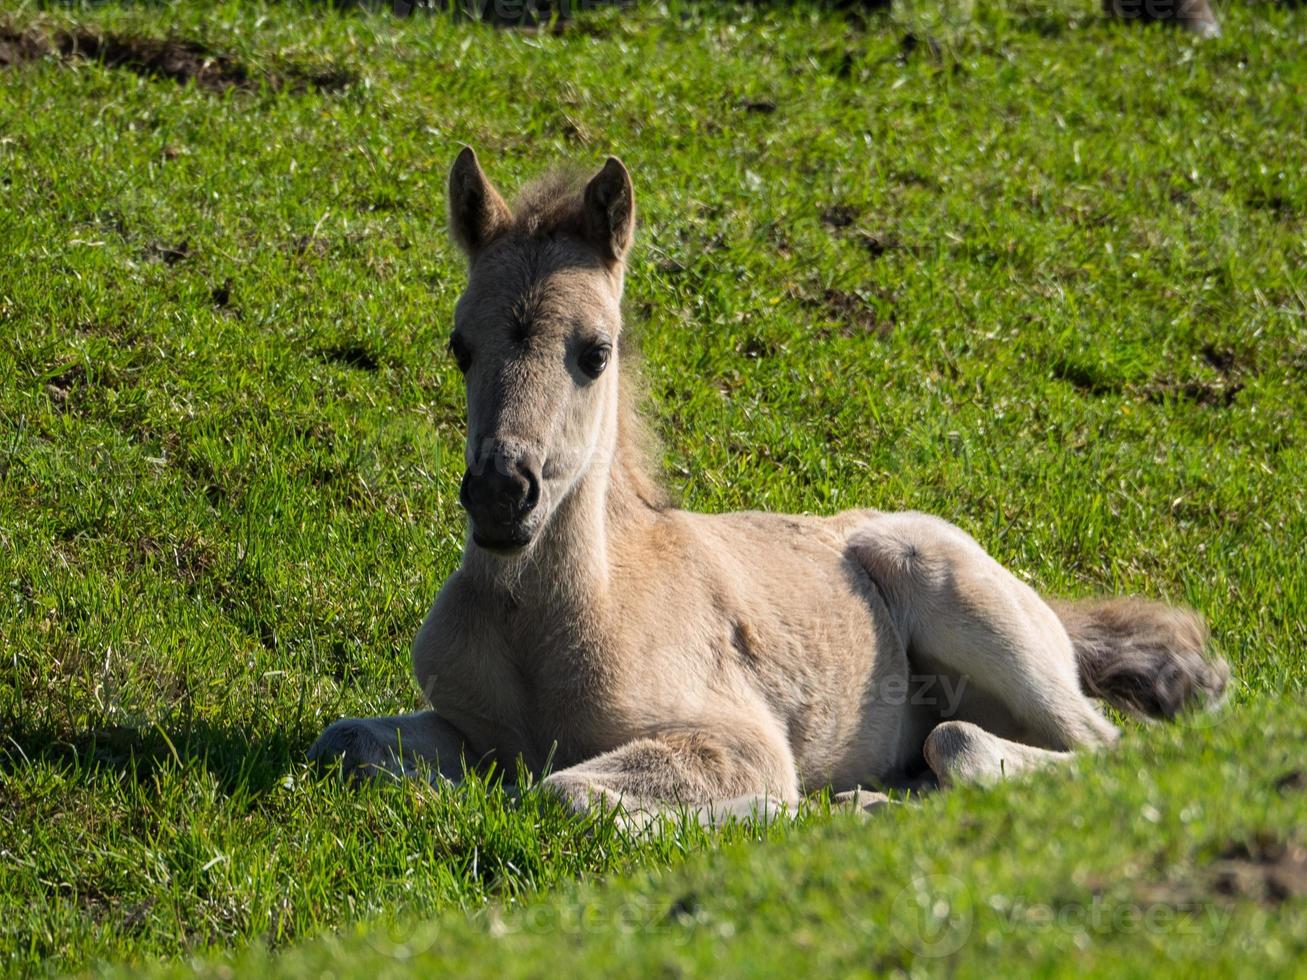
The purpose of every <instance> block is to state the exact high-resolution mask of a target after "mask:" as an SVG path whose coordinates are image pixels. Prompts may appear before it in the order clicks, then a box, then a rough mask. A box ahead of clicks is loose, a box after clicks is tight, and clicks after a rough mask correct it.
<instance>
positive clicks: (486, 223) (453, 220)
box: [449, 146, 513, 259]
mask: <svg viewBox="0 0 1307 980" xmlns="http://www.w3.org/2000/svg"><path fill="white" fill-rule="evenodd" d="M512 220H513V216H512V214H510V213H509V210H508V205H507V204H505V203H504V199H503V198H502V197H500V196H499V192H498V191H497V190H495V189H494V187H493V186H491V184H490V181H488V180H487V179H486V175H485V174H484V173H482V172H481V164H479V163H477V155H476V153H475V152H474V151H473V150H472V147H470V146H465V147H463V149H462V150H461V151H460V152H459V154H458V159H457V160H455V161H454V166H453V167H451V168H450V170H449V233H450V234H451V235H452V236H453V237H454V241H455V242H456V243H457V244H458V247H459V248H461V249H462V250H463V253H464V254H465V255H466V256H467V257H468V258H469V259H470V258H472V257H473V256H474V255H476V253H477V251H478V250H479V249H480V248H481V247H482V246H483V245H485V243H486V242H488V241H490V239H491V238H493V237H494V236H495V233H496V232H498V231H499V230H500V229H502V228H503V227H504V226H505V225H507V224H508V223H509V222H510V221H512Z"/></svg>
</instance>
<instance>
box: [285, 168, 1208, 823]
mask: <svg viewBox="0 0 1307 980" xmlns="http://www.w3.org/2000/svg"><path fill="white" fill-rule="evenodd" d="M449 216H450V225H451V229H452V232H453V237H454V240H455V241H456V242H457V243H458V245H459V247H460V248H461V249H462V251H463V252H464V253H465V254H466V256H467V259H468V264H469V275H468V284H467V289H466V291H465V292H464V293H463V295H462V297H461V298H460V300H459V302H458V305H457V308H456V310H455V314H454V332H453V335H452V337H451V338H450V349H451V351H452V352H453V355H454V357H455V358H456V360H457V361H458V365H459V367H460V369H461V370H462V372H463V374H464V376H465V380H466V387H467V430H468V431H467V450H466V457H467V459H466V461H467V471H466V473H465V474H464V476H463V483H462V491H461V496H460V499H461V501H462V504H463V507H464V509H465V510H466V511H467V514H468V519H469V520H468V523H469V534H468V538H467V544H466V547H465V550H464V552H463V562H462V565H461V566H460V568H459V569H458V570H457V571H456V572H455V573H454V574H453V576H451V577H450V579H449V581H448V582H446V583H445V586H444V587H443V588H442V589H441V591H440V594H439V596H438V597H437V598H436V601H435V604H434V605H433V606H432V607H431V611H430V613H429V614H428V615H427V618H426V621H425V622H424V623H423V625H422V628H421V629H420V630H419V632H418V635H417V639H416V640H415V641H414V644H413V669H414V672H415V674H416V676H417V681H418V684H419V685H420V686H421V689H422V691H423V693H424V694H425V695H426V697H427V700H428V701H429V702H430V704H431V707H432V709H433V710H430V711H424V712H421V713H418V714H412V715H401V716H396V717H388V718H361V719H346V720H343V721H338V722H336V723H335V724H333V725H332V726H330V727H329V728H328V729H327V730H326V731H325V732H323V734H322V736H321V737H320V738H319V739H318V741H317V742H316V744H315V745H314V746H313V748H312V749H311V750H310V755H311V757H313V758H314V759H318V760H324V761H332V762H334V761H336V760H339V762H340V764H341V765H342V767H343V770H344V771H345V772H346V773H349V774H356V775H362V774H367V773H371V772H376V771H387V772H391V773H394V774H402V775H416V774H418V773H421V772H427V773H432V774H439V775H440V776H443V777H446V778H448V779H451V780H457V779H459V778H460V777H461V776H462V774H463V772H464V767H475V766H480V765H485V764H487V763H488V762H489V761H491V760H497V761H498V762H499V764H501V765H504V764H507V765H508V766H510V767H511V766H512V765H513V763H514V760H516V759H517V758H519V757H520V758H521V759H522V760H523V761H524V763H525V765H526V766H527V767H528V768H529V769H530V770H531V771H533V772H536V773H540V772H542V771H543V770H544V769H545V767H546V765H551V768H552V772H550V773H549V774H548V775H546V776H545V778H544V780H543V782H544V785H545V787H547V788H548V789H550V790H552V791H553V792H555V793H557V794H559V795H560V796H562V797H563V798H564V799H565V800H566V801H567V802H568V803H569V804H570V805H571V806H572V807H574V808H575V809H577V810H583V809H585V808H587V807H590V806H595V805H599V804H602V805H605V806H612V805H613V804H615V803H618V802H619V801H620V803H621V805H622V807H623V808H624V810H625V811H626V812H627V813H628V814H645V815H647V814H650V813H654V812H657V811H658V810H660V809H665V808H667V807H669V806H686V807H689V808H691V809H693V810H695V811H697V813H698V814H699V815H700V817H701V818H704V819H713V818H715V817H717V816H720V815H722V814H743V813H748V812H750V811H751V810H756V809H758V808H759V807H767V806H769V805H773V804H786V805H793V804H794V803H796V802H797V801H798V799H799V796H800V795H801V794H802V793H804V792H805V791H809V790H812V789H816V788H819V787H822V786H830V787H831V788H832V789H833V790H834V791H835V792H836V793H841V792H845V793H850V792H856V789H857V787H859V786H865V785H873V786H884V785H893V784H896V783H899V784H901V783H904V782H907V781H910V780H913V779H917V778H920V777H921V776H922V775H925V776H926V777H929V776H930V775H931V774H932V773H933V776H934V778H935V779H937V780H938V782H939V783H941V784H944V785H948V784H950V783H953V782H955V781H959V780H967V781H981V782H984V781H990V780H994V779H997V778H999V777H1000V776H1001V775H1002V774H1003V773H1014V772H1017V771H1019V770H1022V769H1027V768H1031V767H1034V766H1039V765H1043V764H1046V763H1049V762H1053V761H1057V760H1060V759H1063V758H1067V757H1068V753H1069V752H1070V751H1071V750H1073V749H1077V748H1096V747H1099V746H1105V745H1110V744H1111V743H1112V742H1113V741H1114V740H1115V739H1116V738H1117V735H1118V732H1117V729H1116V728H1115V727H1114V726H1113V725H1112V724H1111V723H1110V722H1109V721H1108V720H1107V718H1105V717H1104V716H1103V714H1101V713H1100V712H1099V710H1098V709H1097V708H1096V707H1095V705H1094V704H1093V702H1092V701H1091V700H1090V697H1097V698H1101V699H1103V700H1106V701H1107V702H1109V703H1111V704H1113V705H1115V706H1117V707H1118V708H1121V709H1124V710H1127V711H1130V712H1132V713H1134V714H1137V715H1144V716H1150V717H1160V718H1169V717H1173V716H1175V715H1176V714H1178V713H1179V712H1181V711H1182V710H1184V709H1185V708H1188V707H1190V706H1193V705H1198V704H1201V703H1204V702H1215V701H1217V700H1218V699H1219V698H1220V696H1221V694H1222V692H1223V690H1224V687H1225V683H1226V680H1227V677H1228V669H1227V667H1226V665H1225V664H1224V663H1223V662H1222V661H1219V660H1209V659H1207V658H1206V657H1205V656H1204V645H1205V639H1206V636H1205V631H1204V628H1203V625H1202V621H1201V620H1200V619H1199V617H1198V616H1197V615H1196V614H1194V613H1192V612H1189V611H1187V610H1182V609H1175V608H1171V607H1168V606H1164V605H1160V604H1155V603H1147V602H1142V601H1138V600H1107V601H1099V602H1088V603H1076V604H1060V603H1049V602H1047V601H1045V600H1044V599H1042V598H1041V597H1040V596H1039V595H1038V594H1037V593H1036V592H1035V591H1034V590H1033V589H1031V588H1030V587H1029V586H1027V585H1025V584H1024V583H1023V582H1021V581H1020V580H1018V579H1017V578H1016V577H1015V576H1014V575H1012V574H1011V573H1010V572H1008V571H1007V570H1006V569H1005V568H1003V567H1002V566H1001V565H999V564H998V562H996V561H995V560H994V559H993V558H991V557H990V556H989V555H988V554H987V553H986V552H985V551H984V550H983V549H982V548H981V547H980V545H978V544H977V543H976V542H975V541H974V540H973V539H972V538H971V537H970V536H968V535H967V534H966V533H964V532H963V531H961V530H960V529H958V528H957V527H954V526H953V525H951V524H948V523H947V522H945V521H943V520H941V519H939V518H936V517H930V516H927V515H925V514H918V513H881V512H878V511H874V510H856V511H846V512H844V513H841V514H837V515H836V516H834V517H824V518H823V517H807V516H784V515H776V514H764V513H737V514H721V515H707V514H693V513H687V512H685V511H681V510H675V509H672V508H671V507H669V506H668V504H667V503H666V501H665V500H664V498H663V496H662V494H661V492H660V490H659V488H658V483H657V481H656V480H655V479H653V478H652V477H651V475H650V472H649V469H648V468H647V467H646V456H645V453H644V451H643V446H642V437H641V433H642V428H641V425H640V420H639V419H638V417H637V415H636V413H635V411H634V408H633V406H632V403H631V401H630V400H629V399H628V398H627V393H626V392H625V391H624V386H623V381H622V373H621V371H620V370H619V367H620V365H619V360H620V353H619V351H620V347H621V345H620V343H619V336H620V333H621V329H622V321H621V313H620V305H621V297H622V278H623V272H624V269H625V263H626V258H627V255H628V253H629V250H630V247H631V241H632V233H633V230H634V225H635V200H634V194H633V191H632V187H631V179H630V176H629V175H628V174H627V171H626V169H625V168H624V167H623V166H622V164H621V163H620V162H619V161H618V160H616V159H614V158H609V160H608V161H607V163H606V164H605V165H604V167H603V169H602V170H601V171H600V172H599V173H598V175H597V176H595V177H594V178H593V179H591V180H590V181H589V182H588V183H584V184H581V183H577V182H571V181H569V180H567V179H566V178H563V177H560V176H557V175H553V176H548V177H545V178H543V179H542V180H540V181H537V182H536V183H534V184H532V185H530V186H528V187H527V188H526V189H525V190H524V191H523V192H522V194H521V196H520V198H519V199H518V201H517V202H516V203H515V205H514V207H513V208H512V209H511V210H510V209H509V207H508V206H507V205H506V204H505V203H504V200H503V198H501V197H500V195H499V194H498V193H497V192H496V191H495V189H494V187H492V186H491V184H490V183H489V181H488V180H487V179H486V177H485V175H484V174H483V173H482V170H481V168H480V166H479V164H478V163H477V158H476V155H475V154H474V153H473V152H472V150H471V149H464V150H463V151H462V152H461V153H460V154H459V156H458V159H457V161H456V162H455V163H454V166H453V169H452V171H451V173H450V179H449ZM923 678H927V679H929V681H930V682H931V683H933V684H936V685H937V686H936V692H937V694H936V696H934V697H917V696H915V694H914V690H913V685H914V684H918V685H919V684H920V683H921V680H922V679H923ZM916 702H929V703H916ZM927 767H929V771H928V772H927V771H926V769H927ZM869 798H871V797H863V798H862V800H863V801H865V800H866V799H869ZM850 802H851V803H853V804H854V805H859V798H857V797H856V796H855V797H854V798H853V800H851V801H850Z"/></svg>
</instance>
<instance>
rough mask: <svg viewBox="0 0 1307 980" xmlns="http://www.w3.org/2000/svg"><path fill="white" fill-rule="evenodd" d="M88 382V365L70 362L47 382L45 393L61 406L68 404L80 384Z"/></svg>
mask: <svg viewBox="0 0 1307 980" xmlns="http://www.w3.org/2000/svg"><path fill="white" fill-rule="evenodd" d="M85 383H86V367H85V365H82V364H70V365H68V366H67V367H66V368H63V369H62V370H61V371H59V373H57V374H56V375H54V376H53V377H52V378H50V379H49V380H48V381H47V382H46V383H45V393H46V394H47V395H49V396H50V400H51V401H52V402H54V403H55V404H56V405H58V406H60V407H61V408H62V407H63V406H65V405H67V404H68V399H69V398H70V397H71V396H72V394H73V392H74V391H76V390H77V389H78V388H79V387H80V386H82V385H84V384H85Z"/></svg>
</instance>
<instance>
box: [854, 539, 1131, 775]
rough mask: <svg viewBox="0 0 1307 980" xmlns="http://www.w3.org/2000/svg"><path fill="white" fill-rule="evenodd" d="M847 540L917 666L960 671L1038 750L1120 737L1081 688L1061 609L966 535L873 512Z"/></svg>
mask: <svg viewBox="0 0 1307 980" xmlns="http://www.w3.org/2000/svg"><path fill="white" fill-rule="evenodd" d="M849 544H850V547H851V549H852V550H853V553H854V555H855V556H856V557H857V559H858V561H859V562H860V563H861V564H862V565H863V567H864V568H866V570H867V573H868V574H869V575H870V576H871V578H872V580H873V581H874V582H875V583H876V585H877V586H878V587H879V588H880V590H881V592H882V594H883V595H884V597H885V600H886V602H887V604H888V605H889V608H890V612H891V615H893V617H894V620H895V624H896V625H897V627H898V629H899V631H900V634H901V635H902V636H903V639H904V642H905V643H906V644H907V647H908V651H909V657H910V658H912V659H913V661H914V667H916V668H917V669H920V668H921V666H923V665H933V666H935V667H937V668H938V669H941V670H945V671H949V672H954V673H957V674H961V675H963V676H964V677H965V678H966V680H967V683H969V684H972V685H974V686H975V687H976V688H977V689H979V690H981V691H983V692H984V693H985V694H987V695H989V697H990V698H991V699H993V700H996V701H997V702H998V703H999V704H1001V705H1002V706H1003V708H1004V709H1005V710H1006V711H1007V712H1009V713H1010V714H1011V717H1012V720H1013V721H1014V722H1015V723H1016V727H1017V728H1018V729H1019V730H1020V731H1021V732H1022V733H1023V735H1027V736H1028V737H1029V738H1030V740H1031V741H1033V742H1034V743H1035V744H1036V745H1039V746H1042V747H1044V748H1047V749H1056V750H1066V749H1071V748H1075V747H1077V746H1095V745H1103V744H1110V743H1112V742H1114V741H1115V740H1116V738H1117V735H1118V732H1117V730H1116V728H1115V727H1114V726H1113V725H1112V724H1111V723H1110V722H1109V721H1108V720H1107V719H1106V718H1104V717H1103V715H1102V714H1100V713H1099V711H1098V709H1097V708H1096V707H1095V706H1094V704H1093V703H1092V702H1091V701H1090V700H1089V698H1087V697H1086V696H1085V694H1084V693H1083V692H1082V691H1081V689H1080V679H1079V673H1078V668H1077V665H1076V658H1075V653H1074V651H1073V650H1072V647H1071V640H1070V638H1069V637H1068V636H1067V633H1066V630H1065V629H1064V628H1063V626H1062V623H1061V621H1060V620H1059V619H1058V618H1057V615H1056V614H1055V613H1054V612H1053V610H1052V609H1050V608H1049V607H1048V605H1047V604H1046V603H1045V602H1044V600H1043V599H1041V598H1040V597H1039V595H1038V594H1037V593H1036V592H1035V590H1034V589H1032V588H1030V586H1028V585H1026V584H1025V583H1024V582H1022V581H1020V580H1019V579H1018V578H1017V577H1016V576H1015V575H1013V574H1012V573H1011V572H1009V571H1008V570H1007V569H1005V568H1004V567H1003V566H1002V565H1000V564H999V563H998V562H996V561H995V560H994V559H993V558H991V557H990V556H989V555H988V554H987V553H986V552H985V551H984V549H982V548H981V547H980V545H978V544H977V543H976V542H975V540H974V539H973V538H972V537H971V536H970V535H968V534H967V533H966V532H965V531H963V530H961V529H960V528H958V527H955V526H953V525H952V524H949V523H948V522H947V521H944V520H941V519H940V518H938V517H931V516H929V515H926V514H917V513H902V514H877V515H875V516H873V517H871V518H869V519H868V520H867V522H866V523H865V524H862V525H860V526H859V527H858V529H857V530H856V531H854V532H853V534H852V536H851V538H850V541H849Z"/></svg>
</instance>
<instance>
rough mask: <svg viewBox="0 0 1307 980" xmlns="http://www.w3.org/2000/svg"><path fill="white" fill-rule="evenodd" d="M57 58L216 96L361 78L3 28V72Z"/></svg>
mask: <svg viewBox="0 0 1307 980" xmlns="http://www.w3.org/2000/svg"><path fill="white" fill-rule="evenodd" d="M47 57H57V58H60V59H62V60H64V61H75V60H82V61H98V62H100V63H102V64H104V65H105V66H107V67H109V68H121V69H124V70H125V71H130V72H133V73H134V74H137V75H140V76H142V77H144V78H160V79H170V80H172V81H174V82H178V83H182V84H185V83H187V82H194V83H195V84H196V85H197V86H198V87H200V88H202V89H206V90H208V91H212V92H221V91H226V90H228V89H241V90H246V91H252V90H256V89H259V88H262V87H265V86H266V87H267V88H271V89H274V90H281V89H287V90H290V91H310V90H312V91H318V92H336V91H339V90H341V89H343V88H346V87H348V86H349V85H351V84H353V83H354V82H355V81H356V80H357V76H356V75H355V74H354V73H353V72H351V71H349V70H348V69H345V68H342V67H340V66H338V65H331V64H322V65H301V64H287V65H283V66H281V67H280V68H279V69H278V70H276V71H264V70H261V69H256V68H251V67H249V66H247V65H245V64H243V63H242V62H241V61H239V60H238V59H236V58H234V57H232V56H231V55H228V54H224V53H222V52H220V51H215V50H213V49H212V48H210V47H209V46H208V45H206V44H203V43H202V42H200V41H195V40H190V39H186V38H175V37H174V38H153V37H142V36H138V35H134V34H113V33H107V34H103V33H100V32H98V31H95V30H92V29H90V28H84V27H82V28H74V29H70V30H56V31H48V32H47V31H45V30H42V29H41V28H39V27H27V28H23V29H19V28H16V27H13V26H10V25H4V26H0V68H12V67H14V66H15V65H20V64H23V63H24V62H29V61H37V60H39V59H41V58H47Z"/></svg>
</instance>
